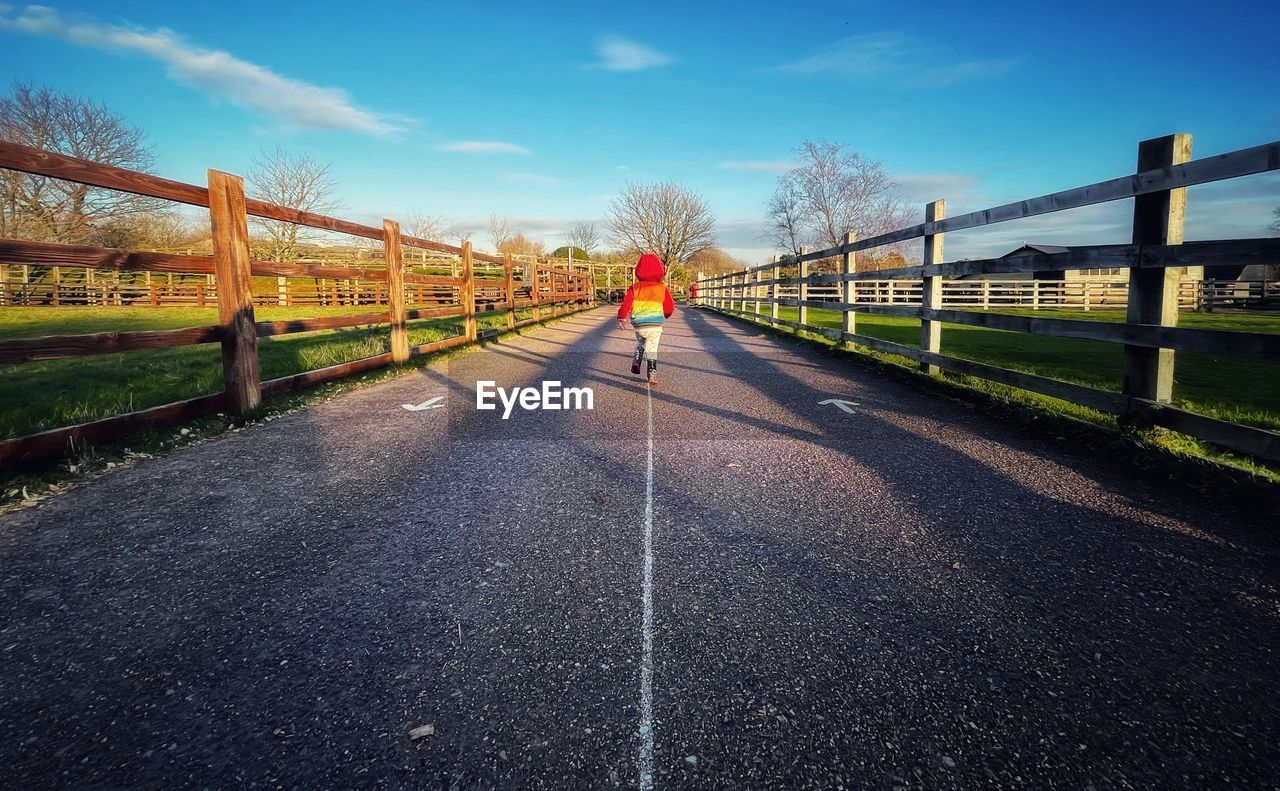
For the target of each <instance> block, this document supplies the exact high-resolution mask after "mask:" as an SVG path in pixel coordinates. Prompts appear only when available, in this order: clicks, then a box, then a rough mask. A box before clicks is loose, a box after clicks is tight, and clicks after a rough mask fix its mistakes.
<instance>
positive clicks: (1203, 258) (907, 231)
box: [699, 134, 1280, 462]
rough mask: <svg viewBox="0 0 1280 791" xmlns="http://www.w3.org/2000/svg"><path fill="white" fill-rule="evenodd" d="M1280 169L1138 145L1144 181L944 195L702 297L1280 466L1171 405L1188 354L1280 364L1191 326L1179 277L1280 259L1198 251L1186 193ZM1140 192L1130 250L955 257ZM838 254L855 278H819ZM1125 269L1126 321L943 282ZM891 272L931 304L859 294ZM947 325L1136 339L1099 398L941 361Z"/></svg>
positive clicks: (1277, 352) (1237, 156)
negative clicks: (909, 340)
mask: <svg viewBox="0 0 1280 791" xmlns="http://www.w3.org/2000/svg"><path fill="white" fill-rule="evenodd" d="M1274 170H1280V142H1275V143H1268V144H1266V145H1261V146H1256V147H1254V148H1247V149H1243V150H1241V151H1234V152H1231V153H1229V154H1221V155H1219V156H1214V157H1208V158H1205V159H1198V160H1191V136H1190V135H1185V134H1179V135H1170V136H1167V137H1162V138H1157V139H1154V140H1148V141H1145V142H1143V143H1141V144H1139V146H1138V166H1137V172H1136V173H1135V174H1133V175H1129V176H1122V177H1120V178H1116V179H1111V180H1110V181H1104V182H1100V183H1097V184H1090V185H1088V186H1084V187H1077V188H1075V189H1069V190H1064V191H1062V192H1055V193H1052V194H1050V195H1044V196H1041V197H1038V198H1032V199H1030V200H1025V201H1019V202H1017V203H1009V204H1006V205H1003V206H997V207H994V208H990V209H984V210H982V211H976V212H971V213H969V214H964V215H961V216H958V217H952V218H947V217H946V213H945V203H944V202H943V201H941V200H939V201H934V202H933V203H930V204H928V206H927V207H926V210H925V222H923V223H920V224H918V225H913V226H911V227H908V228H903V229H901V230H897V231H892V232H890V233H886V234H881V235H879V236H875V237H872V238H868V239H861V240H859V239H856V238H854V237H853V235H850V236H849V238H848V239H847V241H846V242H845V243H844V244H842V245H840V246H838V247H832V248H830V249H826V250H818V251H815V252H809V253H804V254H802V255H793V256H788V257H784V258H781V259H780V260H778V261H776V262H772V263H769V264H765V265H763V266H758V267H755V268H752V269H747V270H745V271H742V272H734V273H729V274H725V275H721V276H719V277H713V278H705V279H702V280H700V281H699V301H700V302H701V303H702V304H704V305H707V306H710V307H712V308H715V309H717V310H721V311H724V312H725V313H729V314H733V315H737V316H743V317H746V318H749V319H752V320H755V321H762V322H767V323H769V324H771V325H776V326H782V327H787V328H791V329H794V330H800V331H804V332H810V333H815V334H819V335H823V336H825V337H828V338H831V339H833V340H837V341H842V342H843V343H844V344H845V345H846V346H848V347H849V348H853V347H855V346H859V345H860V346H864V347H867V348H870V349H875V350H877V351H880V352H886V353H889V354H895V355H899V356H901V357H906V358H909V359H911V360H914V361H916V362H917V364H918V365H919V367H920V368H921V369H922V370H924V371H926V372H928V373H937V372H938V371H939V370H947V371H953V372H956V373H961V374H967V375H969V376H974V377H978V378H981V379H986V380H989V381H992V382H998V383H1000V384H1004V385H1009V386H1012V387H1017V388H1021V389H1023V390H1029V391H1032V392H1035V393H1040V394H1042V395H1047V396H1051V397H1053V398H1059V399H1062V400H1065V401H1070V402H1072V403H1075V404H1080V405H1083V406H1086V407H1091V408H1093V409H1096V410H1099V411H1101V412H1105V413H1109V414H1113V415H1120V416H1124V417H1125V418H1140V419H1143V420H1147V421H1150V422H1151V423H1153V424H1155V425H1159V426H1164V427H1166V428H1170V429H1173V430H1175V431H1179V432H1182V433H1184V434H1188V435H1191V436H1194V437H1197V438H1199V439H1202V440H1205V441H1208V442H1211V443H1214V444H1216V445H1219V446H1222V447H1224V448H1228V449H1230V450H1234V451H1239V452H1242V453H1246V454H1249V455H1252V456H1255V457H1258V458H1260V459H1264V460H1267V461H1271V462H1277V461H1280V434H1278V433H1276V432H1274V431H1267V430H1264V429H1260V428H1255V427H1252V426H1244V425H1239V424H1236V423H1231V422H1228V421H1224V420H1219V419H1216V418H1212V417H1208V416H1206V415H1201V414H1197V413H1195V412H1189V411H1186V410H1183V409H1178V408H1175V407H1173V406H1170V401H1171V399H1172V395H1173V371H1174V353H1175V351H1176V350H1184V351H1195V352H1208V353H1211V354H1224V355H1244V356H1251V357H1256V358H1262V359H1266V360H1271V361H1280V334H1265V333H1252V332H1232V331H1226V330H1203V329H1187V328H1180V327H1178V326H1177V324H1178V281H1179V276H1180V273H1181V268H1182V267H1190V266H1213V265H1219V264H1231V265H1238V264H1275V263H1280V238H1261V239H1230V240H1224V241H1204V242H1186V243H1184V242H1183V239H1182V227H1183V218H1184V214H1185V211H1186V202H1187V199H1186V188H1187V187H1190V186H1194V185H1196V184H1207V183H1209V182H1214V181H1222V180H1225V179H1232V178H1239V177H1242V176H1248V175H1253V174H1258V173H1265V172H1269V171H1274ZM1126 198H1132V199H1133V200H1134V208H1133V237H1132V241H1131V243H1130V244H1114V245H1096V246H1089V247H1074V248H1071V249H1069V250H1067V251H1065V252H1054V253H1029V254H1025V255H1018V256H1011V257H1005V258H993V259H985V260H969V261H956V262H951V263H944V259H943V255H942V249H943V248H942V242H943V235H944V233H946V232H951V231H960V230H964V229H969V228H979V227H982V226H986V225H990V224H992V223H997V222H1005V221H1007V220H1016V219H1019V218H1023V217H1032V216H1035V215H1040V214H1049V213H1052V212H1058V211H1064V210H1066V209H1075V208H1079V207H1082V206H1090V205H1093V204H1097V203H1104V202H1107V201H1114V200H1122V199H1126ZM912 239H923V240H924V260H923V263H922V264H921V265H918V266H905V267H900V268H896V269H884V270H878V271H872V272H858V271H857V270H856V266H855V255H856V253H857V252H858V251H860V250H869V249H872V248H875V247H881V246H884V245H890V244H894V243H897V242H904V241H908V240H912ZM829 258H837V259H838V260H839V259H843V260H842V267H841V268H842V269H843V271H842V272H840V273H837V274H811V273H810V271H809V269H810V266H811V264H812V262H814V261H818V260H822V259H829ZM783 267H794V268H796V269H797V275H798V276H796V277H783V276H782V271H781V270H782V268H783ZM1113 267H1121V268H1128V270H1129V282H1128V288H1127V295H1126V305H1127V306H1126V311H1127V321H1126V322H1125V323H1123V324H1112V323H1105V322H1098V321H1087V320H1076V319H1060V318H1040V317H1027V316H1017V315H1009V314H1007V313H993V312H986V311H982V310H944V309H942V286H943V280H944V278H947V277H957V276H961V275H988V274H1008V273H1013V272H1019V273H1027V272H1031V273H1035V272H1061V271H1065V270H1073V269H1105V268H1113ZM886 278H893V279H913V280H915V281H916V282H917V283H918V284H919V286H918V288H919V290H920V297H919V304H917V305H915V306H906V305H883V304H869V303H868V302H865V301H858V300H857V298H856V294H855V288H854V286H855V284H856V283H859V282H862V281H876V280H884V279H886ZM830 284H840V286H841V288H842V289H843V296H844V299H843V300H842V301H838V302H827V301H821V300H814V299H812V298H811V296H810V294H809V289H810V288H811V287H813V286H817V285H830ZM782 286H797V287H798V288H799V293H798V296H797V297H796V298H788V297H782V296H780V294H779V289H780V288H781V287H782ZM748 303H751V305H752V307H751V309H748V307H747V305H748ZM762 304H763V305H769V306H771V307H770V310H769V312H768V313H764V312H762V311H761V308H760V306H761V305H762ZM779 305H787V306H792V307H796V308H797V309H798V311H799V316H798V318H799V321H786V320H783V319H780V318H778V306H779ZM810 308H826V309H831V310H839V311H841V312H842V313H843V316H844V320H843V326H842V328H841V329H839V330H835V329H826V328H821V327H815V326H813V325H811V324H809V323H808V310H809V309H810ZM858 313H872V314H884V315H890V316H909V317H913V318H919V319H920V345H919V346H918V347H916V346H908V345H905V344H899V343H891V342H889V341H885V340H881V339H879V338H874V337H870V336H867V335H862V334H859V333H858V329H857V315H858ZM944 322H946V323H951V324H964V325H969V326H977V327H989V328H992V329H999V330H1010V331H1014V332H1025V333H1031V334H1035V335H1048V336H1054V337H1060V338H1087V339H1090V340H1096V341H1107V342H1111V343H1119V344H1123V345H1124V371H1123V374H1124V376H1123V385H1122V388H1121V391H1120V392H1111V391H1106V390H1099V389H1096V388H1092V387H1085V386H1083V385H1078V384H1074V383H1071V382H1063V381H1059V380H1056V379H1051V378H1048V377H1044V376H1037V375H1034V374H1029V373H1024V372H1021V371H1014V370H1009V369H1006V368H1000V367H997V366H993V365H987V364H984V363H978V362H974V361H972V360H965V359H960V358H956V357H950V356H947V355H944V354H942V353H941V341H942V325H943V323H944ZM1242 386H1244V385H1243V384H1242Z"/></svg>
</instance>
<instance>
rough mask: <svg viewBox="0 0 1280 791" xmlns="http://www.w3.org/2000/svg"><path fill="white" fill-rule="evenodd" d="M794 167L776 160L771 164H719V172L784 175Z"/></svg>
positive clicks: (792, 163)
mask: <svg viewBox="0 0 1280 791" xmlns="http://www.w3.org/2000/svg"><path fill="white" fill-rule="evenodd" d="M795 166H796V163H795V162H791V161H788V160H776V161H773V162H721V163H720V164H719V166H718V167H719V168H720V169H721V170H745V171H748V172H752V173H786V172H787V171H788V170H791V169H792V168H794V167H795Z"/></svg>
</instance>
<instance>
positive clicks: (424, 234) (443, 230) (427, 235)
mask: <svg viewBox="0 0 1280 791" xmlns="http://www.w3.org/2000/svg"><path fill="white" fill-rule="evenodd" d="M404 227H405V230H406V231H408V232H409V235H410V236H416V237H418V238H419V239H426V240H428V241H432V242H438V241H441V240H443V239H445V238H447V237H449V236H452V233H451V232H452V230H453V226H452V224H451V223H450V222H449V221H448V220H447V219H445V218H444V217H440V216H438V215H435V214H423V213H421V212H419V211H418V210H417V209H414V210H413V211H411V212H409V214H408V216H407V217H405V221H404Z"/></svg>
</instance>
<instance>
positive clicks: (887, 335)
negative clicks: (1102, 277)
mask: <svg viewBox="0 0 1280 791" xmlns="http://www.w3.org/2000/svg"><path fill="white" fill-rule="evenodd" d="M796 313H797V311H796V310H795V309H794V308H791V309H790V311H788V310H787V309H785V308H783V309H780V310H779V318H782V319H786V320H790V321H796V320H797V318H798V317H797V315H796ZM1045 313H1046V312H1045V311H1040V312H1039V313H1038V314H1037V315H1045ZM721 315H726V314H721ZM1049 315H1054V317H1055V318H1081V317H1084V316H1090V317H1093V316H1095V315H1096V314H1095V313H1093V312H1091V313H1090V314H1084V313H1080V314H1075V313H1066V312H1061V313H1057V314H1056V315H1055V314H1049ZM1207 316H1208V317H1207V318H1206V317H1201V318H1199V319H1193V320H1191V321H1187V320H1185V319H1186V314H1184V320H1183V321H1182V326H1199V327H1204V328H1208V329H1237V330H1239V329H1245V328H1247V329H1251V330H1253V331H1259V332H1270V331H1277V330H1280V317H1272V316H1258V317H1253V316H1238V315H1237V316H1231V315H1230V314H1207ZM1219 317H1220V318H1219ZM729 318H734V319H737V320H740V321H745V322H747V323H751V324H754V325H755V326H758V327H760V328H761V329H762V330H764V331H765V332H768V333H770V334H772V335H775V336H778V337H786V338H793V339H798V340H801V341H803V342H806V343H810V344H813V345H815V346H818V347H821V348H823V349H825V350H828V351H831V352H832V353H836V354H842V355H847V356H849V357H851V358H853V359H855V360H857V361H859V362H862V363H865V364H868V365H871V366H873V367H875V368H876V369H877V370H879V371H881V372H883V373H888V374H890V375H892V376H894V377H896V378H899V379H903V380H907V381H910V382H911V383H913V384H915V385H917V386H924V387H926V388H928V389H930V390H932V391H933V392H936V393H939V394H942V395H946V396H949V397H961V398H963V399H964V400H965V401H967V402H969V403H975V404H978V405H980V406H983V407H984V408H986V409H988V410H989V411H992V412H994V413H997V414H999V415H1001V416H1002V417H1004V418H1006V419H1009V420H1013V421H1015V422H1018V423H1020V424H1022V425H1026V426H1028V427H1032V428H1034V429H1035V430H1036V431H1037V432H1038V433H1040V434H1043V435H1046V436H1050V437H1055V438H1060V439H1063V440H1065V441H1071V442H1083V443H1084V444H1085V445H1086V446H1089V447H1093V448H1097V449H1099V450H1102V451H1104V452H1106V453H1108V454H1110V455H1112V456H1116V457H1119V458H1123V459H1125V460H1127V461H1128V462H1129V463H1130V464H1131V465H1132V466H1133V467H1134V469H1136V470H1142V471H1144V472H1145V473H1151V474H1154V475H1155V476H1156V477H1158V478H1159V479H1160V480H1162V481H1165V482H1167V481H1168V480H1176V481H1179V482H1181V483H1183V484H1185V485H1188V486H1192V487H1194V488H1196V489H1197V490H1203V491H1206V492H1208V491H1210V490H1213V489H1220V488H1223V487H1226V488H1227V489H1229V490H1231V491H1238V492H1242V493H1245V494H1247V495H1249V496H1250V497H1252V496H1254V495H1260V496H1261V497H1263V498H1264V499H1265V500H1267V501H1268V503H1269V506H1270V507H1274V506H1275V502H1276V497H1277V495H1278V494H1280V468H1278V467H1276V466H1273V465H1268V464H1265V463H1262V462H1259V461H1257V460H1256V459H1253V458H1252V457H1249V456H1246V455H1243V454H1237V453H1231V452H1228V451H1225V450H1222V449H1221V448H1218V447H1217V446H1214V445H1211V444H1209V443H1206V442H1201V441H1200V440H1197V439H1195V438H1193V437H1189V436H1186V435H1183V434H1178V433H1176V432H1172V431H1168V430H1164V429H1142V430H1139V429H1134V428H1131V427H1125V426H1121V425H1120V423H1119V422H1118V421H1117V420H1116V418H1115V417H1114V416H1112V415H1108V414H1105V413H1102V412H1098V411H1096V410H1093V409H1089V408H1087V407H1082V406H1079V405H1077V404H1073V403H1070V402H1067V401H1062V400H1060V399H1056V398H1050V397H1048V396H1042V395H1040V394H1038V393H1031V392H1028V391H1025V390H1020V389H1018V388H1014V387H1008V386H1006V385H1002V384H998V383H996V382H989V381H987V380H985V379H980V378H977V377H972V376H966V375H962V374H955V373H951V372H944V373H943V374H942V375H940V376H937V377H934V376H928V375H926V374H924V373H921V372H919V371H918V370H917V367H916V363H915V362H914V361H912V360H909V359H907V358H905V357H900V356H897V355H892V354H884V353H881V352H878V351H875V350H872V349H867V348H865V347H858V348H857V350H856V351H852V352H850V351H846V350H844V349H841V348H839V347H838V346H837V344H836V342H834V341H832V340H830V339H828V338H826V337H824V336H821V335H817V334H813V333H796V332H792V331H790V330H788V329H785V328H776V327H771V326H769V325H768V324H767V323H756V322H753V321H752V320H751V319H750V318H748V317H739V316H729ZM1094 320H1099V321H1122V320H1123V314H1119V315H1117V316H1106V315H1102V316H1097V318H1096V319H1094ZM809 324H811V325H814V326H818V327H824V328H825V327H829V328H833V329H834V328H838V327H839V326H840V313H839V312H837V311H820V310H812V309H811V310H810V311H809ZM1232 325H1234V326H1232ZM919 327H920V323H919V320H916V319H909V318H903V317H897V316H869V315H865V314H859V315H858V332H859V334H865V335H869V336H872V337H876V338H882V339H884V340H888V341H893V342H895V343H902V344H906V345H910V346H917V345H919V342H920V329H919ZM948 336H950V337H948ZM942 338H943V341H942V343H943V352H944V353H946V354H949V355H952V356H955V357H965V358H967V359H971V360H976V361H978V362H984V363H988V364H991V365H999V366H1001V367H1005V368H1012V369H1016V370H1022V371H1027V372H1030V373H1036V374H1040V375H1042V376H1052V377H1054V378H1057V379H1064V380H1066V381H1073V382H1078V383H1080V384H1085V385H1090V386H1093V387H1099V388H1103V389H1111V390H1118V389H1119V384H1120V375H1119V370H1120V365H1121V351H1120V346H1119V345H1117V344H1107V343H1101V342H1097V341H1080V340H1075V339H1067V338H1045V337H1041V336H1030V335H1026V334H1023V333H1012V332H1004V331H1000V330H989V329H985V328H975V327H969V326H967V325H952V324H947V325H945V329H944V331H943V333H942ZM1019 341H1024V343H1021V344H1019V343H1018V342H1019ZM1042 342H1047V343H1042ZM1100 346H1102V347H1114V348H1111V349H1098V348H1095V347H1100ZM1188 358H1191V359H1188ZM1196 358H1209V359H1208V360H1203V359H1196ZM1198 368H1199V369H1201V370H1197V369H1198ZM1204 368H1207V370H1204ZM1112 371H1114V372H1115V373H1114V374H1113V373H1112ZM1177 376H1178V378H1177V382H1176V384H1175V396H1177V395H1179V389H1181V391H1182V392H1181V394H1180V395H1181V397H1180V398H1178V399H1177V400H1176V401H1175V403H1176V404H1177V405H1178V406H1181V407H1183V408H1186V409H1190V410H1194V411H1197V412H1201V413H1202V414H1209V415H1213V416H1215V417H1221V418H1223V419H1228V420H1235V421H1237V422H1243V423H1247V424H1250V425H1255V426H1259V427H1262V428H1269V429H1272V430H1275V429H1277V428H1280V365H1276V364H1274V363H1265V362H1259V361H1255V360H1246V359H1240V358H1222V359H1216V358H1215V357H1214V356H1212V355H1192V354H1190V353H1186V352H1180V353H1179V354H1178V375H1177ZM1187 391H1190V393H1191V394H1193V396H1194V397H1189V396H1188V395H1187Z"/></svg>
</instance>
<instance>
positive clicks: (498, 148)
mask: <svg viewBox="0 0 1280 791" xmlns="http://www.w3.org/2000/svg"><path fill="white" fill-rule="evenodd" d="M439 148H440V150H441V151H454V152H457V153H460V154H528V153H531V152H530V151H529V149H527V148H525V147H524V146H521V145H516V144H515V143H504V142H502V141H500V140H455V141H453V142H452V143H441V144H440V146H439Z"/></svg>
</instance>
